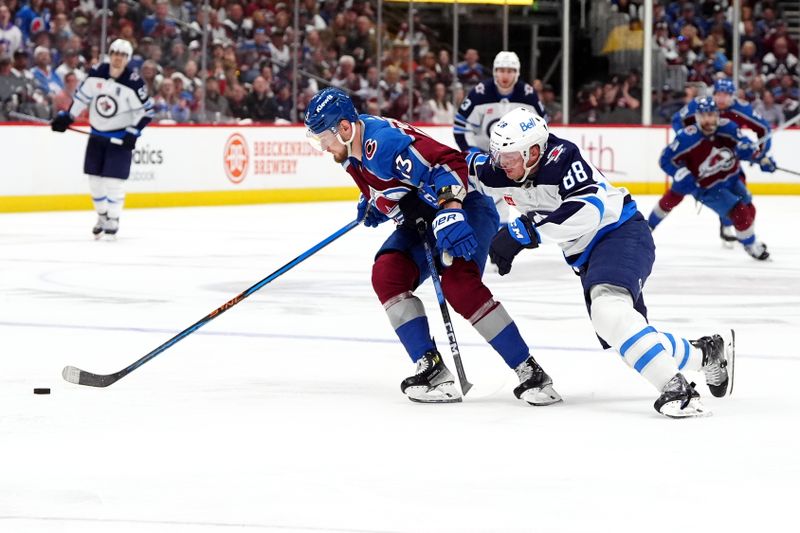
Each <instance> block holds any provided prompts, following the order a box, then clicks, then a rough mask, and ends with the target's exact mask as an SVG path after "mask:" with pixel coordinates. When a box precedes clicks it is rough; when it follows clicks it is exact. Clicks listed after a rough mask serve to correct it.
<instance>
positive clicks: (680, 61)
mask: <svg viewBox="0 0 800 533" xmlns="http://www.w3.org/2000/svg"><path fill="white" fill-rule="evenodd" d="M675 43H676V44H675V46H676V50H675V54H674V56H671V57H670V58H668V59H667V62H668V63H669V64H671V65H686V66H687V67H690V66H692V65H694V63H695V62H696V61H697V54H695V53H694V50H692V45H691V41H690V39H689V38H688V37H686V36H684V35H679V36H678V38H677V39H676V40H675Z"/></svg>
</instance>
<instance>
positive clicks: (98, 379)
mask: <svg viewBox="0 0 800 533" xmlns="http://www.w3.org/2000/svg"><path fill="white" fill-rule="evenodd" d="M360 222H361V221H359V220H354V221H352V222H350V223H348V224H347V225H346V226H344V227H343V228H341V229H340V230H337V231H336V232H335V233H333V234H332V235H330V236H329V237H326V238H325V239H323V240H322V241H320V242H319V243H318V244H315V245H314V246H312V247H311V248H309V249H308V250H306V251H305V252H303V253H302V254H300V255H298V256H297V257H295V258H294V259H292V260H291V261H289V262H288V263H286V264H285V265H283V266H282V267H280V268H279V269H278V270H276V271H275V272H273V273H272V274H270V275H269V276H267V277H266V278H264V279H262V280H261V281H259V282H258V283H256V284H255V285H253V286H252V287H250V288H248V289H246V290H245V291H244V292H242V293H241V294H239V295H238V296H236V297H234V298H233V299H231V300H229V301H227V302H225V303H224V304H222V305H221V306H220V307H218V308H216V309H214V310H213V311H211V312H210V313H209V314H207V315H206V316H204V317H203V318H201V319H200V320H198V321H197V322H195V323H194V324H192V325H191V326H189V327H188V328H186V329H184V330H183V331H181V332H180V333H178V334H177V335H175V336H174V337H172V338H171V339H170V340H168V341H167V342H165V343H164V344H162V345H161V346H159V347H158V348H156V349H155V350H153V351H151V352H150V353H148V354H147V355H145V356H144V357H142V358H141V359H138V360H136V361H134V362H133V363H131V364H130V365H128V366H127V367H125V368H123V369H122V370H120V371H119V372H115V373H113V374H94V373H92V372H87V371H85V370H81V369H79V368H76V367H74V366H65V367H64V370H62V371H61V375H62V376H63V378H64V379H65V380H67V381H69V382H70V383H77V384H78V385H87V386H89V387H108V386H109V385H111V384H113V383H115V382H116V381H118V380H120V379H121V378H123V377H125V376H127V375H128V374H130V373H131V372H133V371H134V370H136V369H137V368H139V367H140V366H142V365H143V364H145V363H146V362H148V361H150V360H151V359H153V358H154V357H156V356H157V355H158V354H160V353H161V352H163V351H164V350H166V349H167V348H169V347H171V346H173V345H175V344H176V343H177V342H178V341H180V340H182V339H184V338H186V337H188V336H189V335H191V334H192V333H194V332H195V331H197V330H198V329H200V328H201V327H203V326H205V325H206V324H208V323H209V322H211V321H212V320H214V319H215V318H217V317H218V316H219V315H221V314H222V313H224V312H225V311H227V310H228V309H230V308H231V307H233V306H234V305H236V304H238V303H239V302H241V301H242V300H244V299H245V298H247V297H248V296H250V295H251V294H253V293H254V292H256V291H257V290H259V289H260V288H262V287H263V286H264V285H266V284H267V283H269V282H271V281H273V280H274V279H276V278H278V277H280V276H281V275H283V274H285V273H286V272H288V271H289V270H291V269H292V268H294V267H296V266H297V265H299V264H300V263H302V262H303V261H305V260H306V259H308V258H309V257H311V256H312V255H314V254H315V253H317V252H318V251H320V250H322V249H323V248H325V247H326V246H328V245H329V244H330V243H332V242H333V241H335V240H336V239H338V238H339V237H341V236H342V235H344V234H345V233H347V232H348V231H350V230H351V229H353V228H355V227H356V226H358V225H359V224H360Z"/></svg>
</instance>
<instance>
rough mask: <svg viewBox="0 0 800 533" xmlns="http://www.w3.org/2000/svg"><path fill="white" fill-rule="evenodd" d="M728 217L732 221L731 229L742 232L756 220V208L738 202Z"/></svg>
mask: <svg viewBox="0 0 800 533" xmlns="http://www.w3.org/2000/svg"><path fill="white" fill-rule="evenodd" d="M728 217H729V218H730V219H731V220H732V221H733V227H735V228H736V229H737V230H738V231H744V230H746V229H747V228H749V227H750V226H752V225H753V222H755V220H756V206H754V205H753V204H746V203H744V202H739V203H738V204H736V205H735V206H734V207H733V209H731V212H730V213H729V214H728Z"/></svg>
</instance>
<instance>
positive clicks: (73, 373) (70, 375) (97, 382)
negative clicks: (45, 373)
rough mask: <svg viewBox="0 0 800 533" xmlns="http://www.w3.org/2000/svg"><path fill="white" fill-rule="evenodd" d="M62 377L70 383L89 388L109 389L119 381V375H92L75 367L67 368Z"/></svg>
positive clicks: (62, 372)
mask: <svg viewBox="0 0 800 533" xmlns="http://www.w3.org/2000/svg"><path fill="white" fill-rule="evenodd" d="M61 377H63V378H64V379H65V380H66V381H69V382H70V383H75V384H76V385H86V386H88V387H108V386H109V385H111V384H112V383H114V382H115V381H117V380H118V379H119V376H118V375H117V374H109V375H101V374H92V373H91V372H86V371H85V370H81V369H80V368H76V367H74V366H65V367H64V370H62V371H61Z"/></svg>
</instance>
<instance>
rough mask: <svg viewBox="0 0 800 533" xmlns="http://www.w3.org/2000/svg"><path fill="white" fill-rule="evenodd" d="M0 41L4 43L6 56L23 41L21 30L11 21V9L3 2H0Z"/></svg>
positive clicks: (15, 49) (10, 54) (14, 50)
mask: <svg viewBox="0 0 800 533" xmlns="http://www.w3.org/2000/svg"><path fill="white" fill-rule="evenodd" d="M0 43H2V44H3V45H5V46H4V48H5V53H6V54H7V55H8V56H12V55H14V52H16V51H17V50H18V49H19V48H20V47H21V46H22V43H23V37H22V31H21V30H20V29H19V28H18V27H17V26H16V25H15V24H14V23H13V22H12V21H11V10H10V9H8V6H7V5H6V4H5V3H2V4H0ZM0 56H2V54H0Z"/></svg>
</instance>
